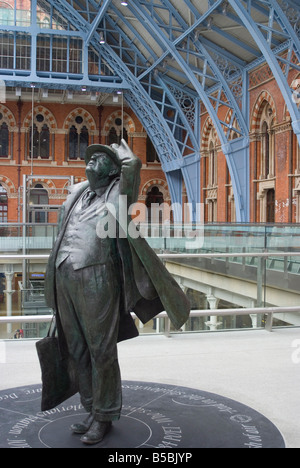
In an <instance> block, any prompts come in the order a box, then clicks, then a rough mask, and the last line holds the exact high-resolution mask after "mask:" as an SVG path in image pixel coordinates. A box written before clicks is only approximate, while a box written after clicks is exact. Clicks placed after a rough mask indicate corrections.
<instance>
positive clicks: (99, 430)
mask: <svg viewBox="0 0 300 468" xmlns="http://www.w3.org/2000/svg"><path fill="white" fill-rule="evenodd" d="M111 427H112V422H111V421H103V422H100V421H93V423H92V425H91V427H90V429H89V431H88V432H87V433H86V434H85V435H84V436H82V437H81V438H80V440H81V442H83V443H84V444H87V445H94V444H99V442H101V441H102V440H103V439H104V437H105V436H106V434H107V433H108V432H109V431H110V429H111Z"/></svg>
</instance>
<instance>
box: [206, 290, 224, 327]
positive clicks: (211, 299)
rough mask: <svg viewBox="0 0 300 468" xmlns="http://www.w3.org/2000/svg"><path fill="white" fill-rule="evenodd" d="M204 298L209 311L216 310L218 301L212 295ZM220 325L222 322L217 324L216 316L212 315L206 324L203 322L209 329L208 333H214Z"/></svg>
mask: <svg viewBox="0 0 300 468" xmlns="http://www.w3.org/2000/svg"><path fill="white" fill-rule="evenodd" d="M206 298H207V302H208V303H209V308H210V309H217V308H218V305H219V302H220V299H218V298H217V297H215V296H214V295H213V294H207V296H206ZM221 324H222V322H218V317H217V316H216V315H212V316H211V317H210V320H209V321H208V322H205V325H207V326H208V327H209V328H210V331H216V330H217V328H218V326H219V325H221Z"/></svg>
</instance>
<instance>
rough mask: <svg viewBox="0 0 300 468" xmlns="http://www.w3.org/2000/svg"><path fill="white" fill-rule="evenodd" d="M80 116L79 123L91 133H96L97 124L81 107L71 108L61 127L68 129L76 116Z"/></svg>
mask: <svg viewBox="0 0 300 468" xmlns="http://www.w3.org/2000/svg"><path fill="white" fill-rule="evenodd" d="M78 116H80V117H82V118H83V123H82V124H81V125H85V126H86V127H87V129H88V131H89V133H90V134H91V135H96V132H97V126H96V122H95V119H94V117H93V116H92V115H91V114H90V113H89V112H88V111H87V110H85V109H83V108H82V107H77V108H76V109H74V110H72V112H70V114H69V115H68V116H67V118H66V119H65V121H64V125H63V129H64V130H69V129H70V127H71V126H72V125H74V123H75V119H76V117H78Z"/></svg>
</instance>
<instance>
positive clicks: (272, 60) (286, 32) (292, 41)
mask: <svg viewBox="0 0 300 468" xmlns="http://www.w3.org/2000/svg"><path fill="white" fill-rule="evenodd" d="M228 1H229V3H230V4H231V5H232V6H233V7H234V9H235V11H236V12H237V13H238V14H239V17H240V18H241V20H242V21H243V23H244V24H245V26H246V27H247V29H248V30H249V32H250V33H251V35H252V37H253V38H254V39H255V41H256V43H257V44H258V46H259V48H260V50H261V51H262V53H263V55H264V57H265V60H266V62H267V63H268V64H269V66H270V68H271V70H272V72H273V75H274V77H275V79H276V81H277V83H278V85H279V88H280V90H281V93H282V95H283V97H284V99H285V102H286V105H287V108H288V110H289V113H290V115H291V118H292V126H293V129H294V132H295V133H296V135H297V137H298V142H299V145H300V108H299V107H298V106H297V104H296V102H295V99H293V90H292V89H291V87H290V86H289V83H288V80H287V77H288V72H289V69H290V68H291V67H293V68H295V69H297V70H298V71H300V67H299V66H298V65H295V64H294V63H292V61H291V58H292V53H293V52H294V53H295V55H296V56H297V58H298V62H300V40H299V30H298V34H297V32H296V31H295V30H294V28H293V27H292V26H291V24H290V22H289V21H288V19H287V18H286V16H285V15H284V13H283V10H282V9H281V7H280V5H279V4H278V2H277V1H276V0H264V1H263V2H260V3H262V4H263V6H264V7H266V8H265V10H264V13H265V15H266V16H267V17H268V18H269V24H268V26H265V25H262V24H260V23H258V22H255V21H254V20H253V18H252V17H251V14H250V13H249V11H248V8H247V6H248V4H249V2H248V1H247V2H240V1H238V0H228ZM253 7H254V8H256V9H258V8H259V7H260V6H259V2H255V1H254V2H253ZM299 9H300V6H298V10H299ZM259 10H260V12H263V9H262V8H261V7H260V8H259ZM275 15H276V16H277V24H280V25H281V31H279V32H278V30H275V29H274V28H273V23H274V16H275ZM263 32H265V34H263ZM278 33H280V34H281V35H282V36H285V37H286V40H287V41H288V42H289V60H287V59H284V58H283V57H281V56H280V55H279V54H278V55H276V54H275V53H274V52H273V51H272V49H271V45H272V40H273V39H274V36H276V34H277V35H278ZM281 64H284V65H285V72H284V71H283V69H282V66H281Z"/></svg>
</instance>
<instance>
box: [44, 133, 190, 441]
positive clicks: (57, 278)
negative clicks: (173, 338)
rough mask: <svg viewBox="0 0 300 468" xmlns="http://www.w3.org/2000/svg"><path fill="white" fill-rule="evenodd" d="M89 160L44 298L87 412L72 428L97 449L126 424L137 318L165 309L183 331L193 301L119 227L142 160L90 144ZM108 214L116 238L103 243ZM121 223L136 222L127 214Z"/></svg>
mask: <svg viewBox="0 0 300 468" xmlns="http://www.w3.org/2000/svg"><path fill="white" fill-rule="evenodd" d="M85 161H86V175H87V179H88V181H86V182H83V183H80V184H76V185H74V186H72V187H71V189H70V192H71V193H70V195H69V196H68V198H67V200H66V202H65V203H64V205H63V207H62V212H61V217H60V223H59V233H58V237H57V240H56V243H55V245H54V248H53V251H52V253H51V255H50V259H49V262H48V267H47V274H46V283H45V295H46V301H47V304H48V306H49V307H52V308H53V309H54V310H55V313H56V316H57V317H58V318H59V322H60V325H61V326H60V328H59V329H58V331H59V336H58V338H59V341H60V343H61V346H62V347H63V346H65V347H66V348H67V350H68V353H69V356H70V359H72V360H73V362H74V363H75V368H76V371H77V376H78V385H79V393H80V397H81V402H82V405H83V406H84V408H85V410H86V411H87V413H88V415H87V418H86V419H85V420H84V421H83V422H82V423H80V424H75V425H73V426H72V427H71V429H72V430H73V431H74V432H75V433H80V434H83V435H82V437H81V440H82V442H83V443H85V444H96V443H99V442H100V441H101V440H102V439H103V437H104V436H105V434H106V433H107V432H108V431H109V429H110V428H111V425H112V421H115V420H118V419H119V418H120V413H121V407H122V390H121V377H120V370H119V364H118V355H117V343H118V342H119V341H121V340H125V339H129V338H133V337H135V336H137V335H138V331H137V329H136V327H135V325H134V322H133V319H132V317H131V315H130V312H132V311H133V312H135V313H136V315H137V316H138V317H139V318H140V320H141V321H142V322H143V323H146V322H148V321H149V320H151V319H152V318H153V317H155V315H157V314H158V313H159V312H160V311H162V310H166V311H167V313H168V315H169V317H170V319H171V321H172V322H173V324H174V326H175V327H176V328H180V327H181V326H182V325H183V324H184V323H185V322H186V320H187V319H188V316H189V302H188V300H187V298H186V296H185V295H184V294H183V292H182V291H181V289H180V287H179V286H178V284H177V283H176V282H175V280H174V279H173V278H172V277H171V275H170V274H169V273H168V271H167V270H166V269H165V267H164V266H163V264H162V262H161V261H160V260H159V259H158V257H157V256H156V255H155V253H154V252H153V251H152V249H151V248H150V247H149V245H148V244H147V242H146V241H145V240H144V239H143V238H142V237H140V236H134V238H133V237H132V236H130V233H129V232H126V229H125V231H124V226H120V223H119V221H118V220H119V219H120V217H119V215H120V210H122V212H123V213H122V214H123V215H124V210H127V209H128V207H129V206H130V205H131V204H132V203H135V202H136V201H137V197H138V189H139V184H140V169H141V162H140V160H139V159H138V158H137V157H136V156H135V155H134V154H133V153H132V151H131V150H130V148H129V147H128V145H127V143H126V142H125V141H124V140H122V142H121V145H120V146H118V145H113V146H112V147H109V146H104V145H91V146H90V147H89V148H88V149H87V152H86V157H85ZM124 199H125V200H126V201H127V203H126V204H124V202H122V203H121V205H122V206H120V200H123V201H124ZM108 214H109V215H110V216H112V217H113V219H115V222H116V227H117V228H116V230H115V233H116V235H115V236H109V235H107V236H106V237H105V236H99V232H100V231H101V232H104V231H105V226H104V224H105V223H107V219H108ZM122 219H125V220H126V219H127V222H128V223H129V222H130V221H131V218H130V216H129V215H127V214H126V215H125V218H124V216H122ZM102 224H103V225H102ZM121 231H122V235H121ZM124 232H125V233H126V235H124Z"/></svg>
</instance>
